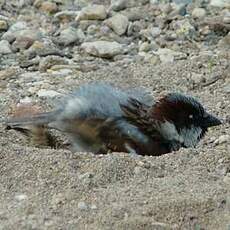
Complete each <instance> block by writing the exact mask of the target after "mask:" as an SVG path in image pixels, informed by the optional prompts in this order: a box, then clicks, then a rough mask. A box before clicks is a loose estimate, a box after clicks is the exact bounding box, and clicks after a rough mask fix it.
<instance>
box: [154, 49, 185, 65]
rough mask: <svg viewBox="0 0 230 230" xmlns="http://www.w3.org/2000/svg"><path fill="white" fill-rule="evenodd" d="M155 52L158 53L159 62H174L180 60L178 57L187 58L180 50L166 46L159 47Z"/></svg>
mask: <svg viewBox="0 0 230 230" xmlns="http://www.w3.org/2000/svg"><path fill="white" fill-rule="evenodd" d="M155 53H156V54H157V55H159V58H160V60H161V62H163V63H170V62H174V60H180V59H185V58H187V55H186V54H184V53H182V52H176V51H174V50H171V49H168V48H160V49H158V51H157V52H155Z"/></svg>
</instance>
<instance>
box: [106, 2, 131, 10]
mask: <svg viewBox="0 0 230 230" xmlns="http://www.w3.org/2000/svg"><path fill="white" fill-rule="evenodd" d="M126 3H127V0H111V4H110V7H109V10H114V11H120V10H124V9H125V8H126V6H127V4H126Z"/></svg>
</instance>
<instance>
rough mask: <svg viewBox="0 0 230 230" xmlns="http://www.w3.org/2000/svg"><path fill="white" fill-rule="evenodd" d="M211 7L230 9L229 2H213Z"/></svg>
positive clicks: (222, 0) (214, 0) (224, 0)
mask: <svg viewBox="0 0 230 230" xmlns="http://www.w3.org/2000/svg"><path fill="white" fill-rule="evenodd" d="M210 5H211V6H215V7H220V8H230V2H229V0H211V1H210Z"/></svg>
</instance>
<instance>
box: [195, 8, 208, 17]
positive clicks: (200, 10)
mask: <svg viewBox="0 0 230 230" xmlns="http://www.w3.org/2000/svg"><path fill="white" fill-rule="evenodd" d="M205 15H206V10H205V9H204V8H195V9H194V10H193V11H192V17H193V18H195V19H202V18H204V17H205Z"/></svg>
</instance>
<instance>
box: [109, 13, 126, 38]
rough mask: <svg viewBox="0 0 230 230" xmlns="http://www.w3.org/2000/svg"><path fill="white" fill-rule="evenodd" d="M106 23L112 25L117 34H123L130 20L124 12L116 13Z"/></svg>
mask: <svg viewBox="0 0 230 230" xmlns="http://www.w3.org/2000/svg"><path fill="white" fill-rule="evenodd" d="M105 24H106V25H107V26H108V27H110V28H111V29H112V30H113V31H114V32H115V33H116V34H118V35H122V34H124V33H125V32H126V30H127V28H128V25H129V20H128V18H127V17H126V16H124V15H122V14H116V15H114V16H113V17H111V18H109V19H108V20H106V21H105Z"/></svg>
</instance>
